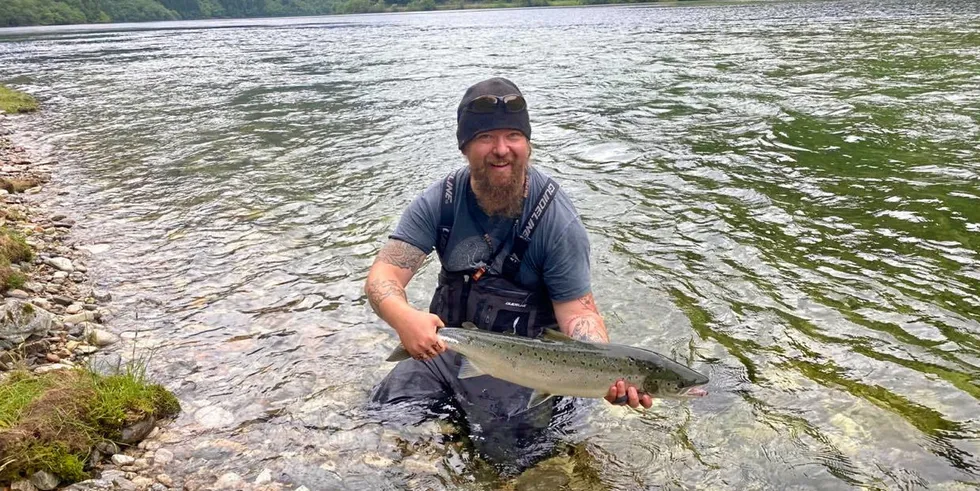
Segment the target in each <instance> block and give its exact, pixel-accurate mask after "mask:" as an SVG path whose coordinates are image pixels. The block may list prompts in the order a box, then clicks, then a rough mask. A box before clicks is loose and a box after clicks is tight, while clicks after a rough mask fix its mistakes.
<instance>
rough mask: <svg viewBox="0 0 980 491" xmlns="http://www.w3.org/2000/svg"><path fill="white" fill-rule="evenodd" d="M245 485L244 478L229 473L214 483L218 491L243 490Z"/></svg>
mask: <svg viewBox="0 0 980 491" xmlns="http://www.w3.org/2000/svg"><path fill="white" fill-rule="evenodd" d="M243 484H244V481H242V476H239V475H238V474H235V473H234V472H229V473H227V474H224V475H223V476H221V477H219V478H218V481H217V482H215V483H214V487H215V488H216V489H241V488H242V487H243Z"/></svg>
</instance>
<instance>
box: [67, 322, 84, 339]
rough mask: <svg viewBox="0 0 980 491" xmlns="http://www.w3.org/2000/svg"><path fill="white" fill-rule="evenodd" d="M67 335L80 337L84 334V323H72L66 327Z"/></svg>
mask: <svg viewBox="0 0 980 491" xmlns="http://www.w3.org/2000/svg"><path fill="white" fill-rule="evenodd" d="M68 335H69V336H74V337H76V338H82V337H84V336H85V324H73V325H72V326H71V327H69V328H68Z"/></svg>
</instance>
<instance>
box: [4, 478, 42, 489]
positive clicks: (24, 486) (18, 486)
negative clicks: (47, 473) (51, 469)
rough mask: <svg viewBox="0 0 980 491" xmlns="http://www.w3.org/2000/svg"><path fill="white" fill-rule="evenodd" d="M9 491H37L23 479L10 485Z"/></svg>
mask: <svg viewBox="0 0 980 491" xmlns="http://www.w3.org/2000/svg"><path fill="white" fill-rule="evenodd" d="M10 491H37V488H36V487H34V485H33V484H31V482H30V481H28V480H27V479H23V480H20V481H15V482H14V483H13V484H11V485H10Z"/></svg>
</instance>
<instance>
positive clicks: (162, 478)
mask: <svg viewBox="0 0 980 491" xmlns="http://www.w3.org/2000/svg"><path fill="white" fill-rule="evenodd" d="M157 482H158V483H160V484H163V485H164V486H166V487H168V488H172V487H174V480H173V479H171V478H170V476H168V475H166V474H157Z"/></svg>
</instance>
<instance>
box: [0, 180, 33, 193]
mask: <svg viewBox="0 0 980 491" xmlns="http://www.w3.org/2000/svg"><path fill="white" fill-rule="evenodd" d="M38 184H41V181H39V180H37V179H17V178H7V177H0V189H6V190H7V192H8V193H10V194H14V193H23V192H24V191H27V190H28V189H30V188H32V187H34V186H37V185H38Z"/></svg>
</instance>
